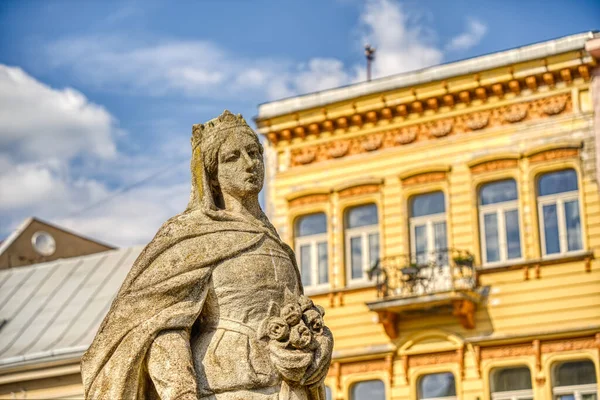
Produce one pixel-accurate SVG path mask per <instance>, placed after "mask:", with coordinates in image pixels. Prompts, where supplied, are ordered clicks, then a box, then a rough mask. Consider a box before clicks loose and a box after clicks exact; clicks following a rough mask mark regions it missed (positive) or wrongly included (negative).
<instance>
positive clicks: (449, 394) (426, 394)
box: [417, 372, 457, 400]
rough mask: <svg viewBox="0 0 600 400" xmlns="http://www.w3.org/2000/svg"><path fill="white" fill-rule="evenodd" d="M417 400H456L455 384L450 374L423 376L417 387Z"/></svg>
mask: <svg viewBox="0 0 600 400" xmlns="http://www.w3.org/2000/svg"><path fill="white" fill-rule="evenodd" d="M417 386H418V387H417V395H418V396H417V397H418V399H419V400H425V399H435V400H442V399H443V400H456V399H457V397H456V383H455V382H454V375H453V374H452V373H451V372H441V373H438V374H429V375H423V376H422V377H420V378H419V382H418V385H417Z"/></svg>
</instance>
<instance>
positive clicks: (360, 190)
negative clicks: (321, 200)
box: [339, 184, 379, 199]
mask: <svg viewBox="0 0 600 400" xmlns="http://www.w3.org/2000/svg"><path fill="white" fill-rule="evenodd" d="M378 191H379V185H376V184H370V185H360V186H353V187H350V188H347V189H344V190H341V191H340V192H339V196H340V198H341V199H343V198H346V197H351V196H359V195H361V194H370V193H377V192H378Z"/></svg>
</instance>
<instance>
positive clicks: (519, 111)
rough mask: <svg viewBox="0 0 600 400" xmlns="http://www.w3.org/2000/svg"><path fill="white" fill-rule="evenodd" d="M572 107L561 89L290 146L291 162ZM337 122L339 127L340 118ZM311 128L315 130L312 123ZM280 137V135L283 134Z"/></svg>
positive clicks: (469, 129) (297, 163)
mask: <svg viewBox="0 0 600 400" xmlns="http://www.w3.org/2000/svg"><path fill="white" fill-rule="evenodd" d="M571 111H572V99H571V94H570V93H561V94H557V95H553V96H548V97H544V98H540V99H536V100H531V101H528V102H521V103H515V104H511V105H508V106H502V107H496V108H490V109H488V110H485V111H477V112H473V113H465V114H460V115H456V116H453V117H448V118H442V119H438V120H435V121H430V122H421V123H415V124H412V125H407V126H403V127H399V128H392V129H389V130H385V131H380V132H376V133H371V134H367V135H362V136H358V137H352V138H335V139H332V140H330V141H328V142H325V143H320V144H313V145H307V146H305V147H301V148H296V149H292V150H291V166H292V167H295V166H300V165H306V164H311V163H318V162H323V161H326V160H330V159H337V158H342V157H347V156H351V155H355V154H361V153H368V152H374V151H378V150H382V149H387V148H392V147H399V146H406V145H410V144H412V143H415V142H420V141H426V140H438V139H441V138H444V137H448V136H453V135H458V134H465V133H469V132H473V131H478V130H482V129H487V128H496V127H499V126H503V125H510V124H514V123H517V122H520V121H525V120H539V119H545V118H550V117H552V116H555V115H558V114H564V113H570V112H571ZM371 117H372V116H371ZM336 123H337V125H338V127H340V123H339V120H338V121H337V122H336ZM342 125H343V124H342ZM344 129H345V128H344ZM287 131H289V130H287ZM309 131H311V129H309ZM312 131H314V127H313V129H312ZM282 132H283V131H282ZM290 132H291V131H290ZM279 139H280V140H281V139H283V136H282V137H280V138H279Z"/></svg>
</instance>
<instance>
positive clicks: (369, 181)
mask: <svg viewBox="0 0 600 400" xmlns="http://www.w3.org/2000/svg"><path fill="white" fill-rule="evenodd" d="M381 184H383V179H382V178H373V177H371V178H361V179H353V180H351V181H348V182H344V183H342V184H339V185H337V186H335V187H334V188H333V191H334V192H342V191H344V190H346V189H351V188H354V187H358V186H379V185H381Z"/></svg>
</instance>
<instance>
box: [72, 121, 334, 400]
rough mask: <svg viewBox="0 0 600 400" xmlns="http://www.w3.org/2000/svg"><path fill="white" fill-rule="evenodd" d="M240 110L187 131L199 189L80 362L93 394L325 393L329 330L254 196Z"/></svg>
mask: <svg viewBox="0 0 600 400" xmlns="http://www.w3.org/2000/svg"><path fill="white" fill-rule="evenodd" d="M262 154H263V148H262V146H261V144H260V142H259V141H258V138H257V136H256V134H255V133H254V131H253V130H252V129H251V128H250V127H249V126H248V125H247V124H246V122H245V121H244V119H243V118H242V117H241V115H233V114H231V113H230V112H229V111H225V112H224V113H223V114H222V115H221V116H219V117H218V118H216V119H213V120H211V121H208V122H207V123H205V124H198V125H194V127H193V130H192V162H191V169H192V193H191V196H190V201H189V204H188V207H187V209H186V210H185V211H184V212H183V213H181V214H179V215H176V216H175V217H173V218H171V219H169V220H168V221H167V222H165V224H164V225H163V226H162V227H161V228H160V229H159V231H158V233H157V234H156V236H155V237H154V239H153V240H152V241H151V242H150V243H149V244H148V245H147V246H146V248H145V249H144V250H143V251H142V253H141V254H140V256H139V258H138V259H137V260H136V262H135V263H134V265H133V267H132V269H131V271H130V272H129V274H128V275H127V277H126V279H125V281H124V283H123V286H122V287H121V289H120V290H119V292H118V294H117V296H116V298H115V300H114V301H113V303H112V306H111V308H110V310H109V312H108V314H107V316H106V317H105V319H104V321H103V322H102V324H101V326H100V329H99V330H98V333H97V334H96V337H95V339H94V341H93V343H92V345H91V346H90V348H89V349H88V351H87V352H86V353H85V355H84V356H83V359H82V363H81V371H82V376H83V384H84V388H85V397H86V399H110V400H114V399H131V400H133V399H139V400H145V399H161V400H192V399H194V400H197V399H203V400H204V399H217V400H234V399H236V400H237V399H247V400H266V399H285V400H288V399H289V400H292V399H293V400H324V399H325V388H324V385H323V381H324V379H325V376H326V374H327V371H328V369H329V365H330V362H331V352H332V349H333V336H332V334H331V331H330V330H329V329H328V328H327V327H326V326H325V325H324V324H323V315H324V311H323V308H321V307H320V306H317V305H315V304H313V302H312V301H311V300H310V299H309V298H308V297H305V296H304V295H303V288H302V282H301V279H300V275H299V270H298V266H297V265H296V261H295V256H294V252H293V251H292V249H291V248H290V247H289V246H287V245H286V244H285V243H284V242H282V241H281V239H280V238H279V236H278V234H277V232H276V231H275V228H273V226H272V225H271V223H270V222H269V220H268V219H267V217H266V216H265V214H264V213H263V211H262V210H261V208H260V206H259V203H258V193H259V192H260V190H261V189H262V186H263V179H264V164H263V157H262Z"/></svg>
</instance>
